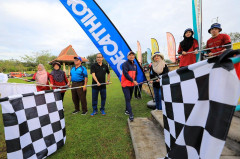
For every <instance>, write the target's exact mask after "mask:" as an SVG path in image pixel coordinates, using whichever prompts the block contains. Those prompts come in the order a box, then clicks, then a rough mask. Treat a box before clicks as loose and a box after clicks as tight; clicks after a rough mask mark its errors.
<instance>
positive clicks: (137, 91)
mask: <svg viewBox="0 0 240 159" xmlns="http://www.w3.org/2000/svg"><path fill="white" fill-rule="evenodd" d="M141 94H142V84H140V85H138V86H134V97H135V98H142V96H141Z"/></svg>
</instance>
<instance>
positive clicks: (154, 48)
mask: <svg viewBox="0 0 240 159" xmlns="http://www.w3.org/2000/svg"><path fill="white" fill-rule="evenodd" d="M151 45H152V55H153V54H154V53H155V52H159V47H158V42H157V40H156V39H154V38H151Z"/></svg>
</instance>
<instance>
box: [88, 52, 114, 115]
mask: <svg viewBox="0 0 240 159" xmlns="http://www.w3.org/2000/svg"><path fill="white" fill-rule="evenodd" d="M96 58H97V59H96V60H97V63H94V64H93V65H92V66H91V74H92V77H93V78H92V84H97V86H93V87H92V107H93V112H92V114H91V116H94V115H96V114H97V113H98V108H97V104H98V94H99V92H100V95H101V108H100V111H101V114H102V115H106V113H105V102H106V85H101V83H107V84H108V83H109V81H110V71H109V68H108V66H107V65H106V64H104V63H103V62H102V61H103V56H102V54H101V53H98V54H97V56H96ZM106 74H107V82H106Z"/></svg>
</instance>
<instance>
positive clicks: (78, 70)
mask: <svg viewBox="0 0 240 159" xmlns="http://www.w3.org/2000/svg"><path fill="white" fill-rule="evenodd" d="M74 64H75V67H73V68H72V69H71V72H70V78H69V82H68V85H69V86H70V82H72V87H80V86H86V85H87V82H88V74H87V69H86V68H85V67H84V66H82V58H81V57H74ZM86 94H87V88H86V87H83V88H78V89H72V100H73V103H74V106H75V110H74V111H73V112H72V114H76V113H79V111H80V109H79V102H80V101H81V105H82V115H86V114H87V111H88V110H87V99H86Z"/></svg>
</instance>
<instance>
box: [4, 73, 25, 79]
mask: <svg viewBox="0 0 240 159" xmlns="http://www.w3.org/2000/svg"><path fill="white" fill-rule="evenodd" d="M8 77H9V78H13V77H20V78H21V77H26V76H25V74H24V73H22V72H10V73H9V75H8Z"/></svg>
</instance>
